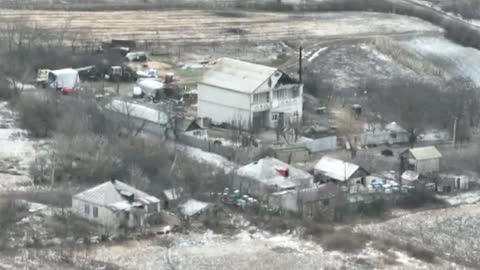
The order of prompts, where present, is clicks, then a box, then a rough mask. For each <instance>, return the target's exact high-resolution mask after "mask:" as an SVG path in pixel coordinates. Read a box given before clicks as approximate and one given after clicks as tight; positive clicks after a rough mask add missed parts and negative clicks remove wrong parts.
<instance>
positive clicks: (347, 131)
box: [337, 110, 363, 159]
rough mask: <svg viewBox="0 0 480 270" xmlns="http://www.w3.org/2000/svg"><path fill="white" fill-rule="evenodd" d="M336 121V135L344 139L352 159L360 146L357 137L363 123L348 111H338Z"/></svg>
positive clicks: (361, 130)
mask: <svg viewBox="0 0 480 270" xmlns="http://www.w3.org/2000/svg"><path fill="white" fill-rule="evenodd" d="M337 121H338V127H337V130H338V133H339V134H340V135H341V136H342V137H343V138H344V140H345V143H346V144H347V149H348V150H349V151H350V156H351V158H352V159H354V158H355V157H356V155H357V150H358V147H359V146H360V142H359V140H358V135H359V134H361V133H362V132H363V121H362V120H360V119H356V118H355V116H354V113H353V112H351V111H349V110H341V111H339V114H338V118H337Z"/></svg>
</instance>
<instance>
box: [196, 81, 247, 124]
mask: <svg viewBox="0 0 480 270" xmlns="http://www.w3.org/2000/svg"><path fill="white" fill-rule="evenodd" d="M250 99H251V96H250V95H247V94H243V93H240V92H235V91H230V90H226V89H222V88H216V87H212V86H209V85H204V84H198V105H197V106H198V109H197V116H198V117H208V118H211V119H212V122H213V123H215V124H221V123H229V124H230V123H232V122H233V121H242V125H247V124H248V123H249V122H250V121H251V120H252V119H251V113H250Z"/></svg>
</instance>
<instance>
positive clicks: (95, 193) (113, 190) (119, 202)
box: [74, 180, 160, 210]
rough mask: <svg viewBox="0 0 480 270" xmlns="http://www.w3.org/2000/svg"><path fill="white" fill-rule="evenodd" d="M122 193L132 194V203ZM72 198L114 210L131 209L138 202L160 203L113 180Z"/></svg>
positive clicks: (152, 197)
mask: <svg viewBox="0 0 480 270" xmlns="http://www.w3.org/2000/svg"><path fill="white" fill-rule="evenodd" d="M122 193H125V194H127V193H129V194H133V202H131V201H129V200H127V199H126V198H125V196H122ZM74 198H76V199H80V200H83V201H86V202H90V203H92V204H98V205H102V206H106V207H111V208H112V209H115V210H125V209H128V208H129V207H128V206H130V207H131V206H132V205H133V203H134V202H139V201H140V202H143V204H150V203H158V202H160V200H159V199H158V198H156V197H154V196H151V195H149V194H147V193H145V192H143V191H141V190H138V189H136V188H134V187H132V186H130V185H127V184H125V183H123V182H120V181H118V180H115V182H114V183H113V182H112V181H107V182H105V183H103V184H100V185H98V186H95V187H93V188H91V189H88V190H85V191H83V192H81V193H78V194H76V195H75V196H74Z"/></svg>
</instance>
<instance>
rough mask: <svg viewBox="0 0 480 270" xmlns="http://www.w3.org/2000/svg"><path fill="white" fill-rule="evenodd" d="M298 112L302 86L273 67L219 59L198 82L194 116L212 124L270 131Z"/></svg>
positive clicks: (298, 115)
mask: <svg viewBox="0 0 480 270" xmlns="http://www.w3.org/2000/svg"><path fill="white" fill-rule="evenodd" d="M302 110H303V85H302V84H300V83H298V82H297V81H295V80H293V79H292V78H290V77H289V76H288V75H286V74H285V73H283V72H282V71H280V70H278V69H276V68H272V67H267V66H263V65H257V64H252V63H248V62H243V61H238V60H234V59H229V58H221V59H219V60H218V61H217V63H216V64H215V66H214V67H212V68H211V69H210V70H208V71H207V72H206V73H205V74H204V77H203V80H202V81H201V82H199V83H198V117H206V118H210V119H211V121H212V123H214V124H222V123H226V124H231V125H234V126H241V127H242V128H253V129H260V128H274V127H276V126H277V125H278V123H279V122H280V121H283V123H284V124H285V125H286V124H288V123H289V122H290V123H292V122H295V121H301V118H302Z"/></svg>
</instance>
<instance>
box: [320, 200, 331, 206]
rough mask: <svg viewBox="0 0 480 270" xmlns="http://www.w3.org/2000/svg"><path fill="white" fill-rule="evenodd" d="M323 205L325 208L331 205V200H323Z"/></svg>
mask: <svg viewBox="0 0 480 270" xmlns="http://www.w3.org/2000/svg"><path fill="white" fill-rule="evenodd" d="M322 204H323V205H324V206H327V205H329V204H330V200H329V199H324V200H322Z"/></svg>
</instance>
